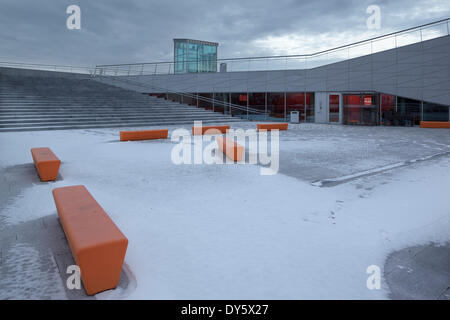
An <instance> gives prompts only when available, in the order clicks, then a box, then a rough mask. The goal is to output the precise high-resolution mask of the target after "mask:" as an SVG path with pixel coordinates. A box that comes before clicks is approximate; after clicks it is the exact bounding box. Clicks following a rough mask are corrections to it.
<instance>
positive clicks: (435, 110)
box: [423, 102, 450, 122]
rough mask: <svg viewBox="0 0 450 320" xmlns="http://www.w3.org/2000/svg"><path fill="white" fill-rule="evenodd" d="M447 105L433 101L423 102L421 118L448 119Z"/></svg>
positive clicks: (428, 119) (431, 119)
mask: <svg viewBox="0 0 450 320" xmlns="http://www.w3.org/2000/svg"><path fill="white" fill-rule="evenodd" d="M448 113H449V107H448V106H443V105H440V104H434V103H428V102H424V103H423V120H424V121H445V122H447V121H450V119H449V114H448Z"/></svg>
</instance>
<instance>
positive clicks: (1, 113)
mask: <svg viewBox="0 0 450 320" xmlns="http://www.w3.org/2000/svg"><path fill="white" fill-rule="evenodd" d="M122 113H126V114H129V113H136V114H145V113H163V114H171V113H186V114H196V113H201V114H203V113H205V114H208V113H214V112H212V111H202V110H198V109H197V110H185V109H167V108H148V109H141V108H129V109H127V108H120V109H113V108H108V109H104V110H98V109H74V110H66V109H61V110H48V111H45V110H28V111H27V110H23V111H0V116H4V117H11V116H39V115H51V114H53V115H56V116H66V115H70V114H74V115H83V114H85V115H90V114H98V115H103V114H122Z"/></svg>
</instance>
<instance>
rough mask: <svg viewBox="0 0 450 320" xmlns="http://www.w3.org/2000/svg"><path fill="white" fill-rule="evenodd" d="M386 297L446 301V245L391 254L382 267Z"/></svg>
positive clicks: (449, 255) (449, 272)
mask: <svg viewBox="0 0 450 320" xmlns="http://www.w3.org/2000/svg"><path fill="white" fill-rule="evenodd" d="M384 278H385V280H386V282H387V284H388V286H389V289H390V294H389V298H391V299H395V300H450V242H449V243H446V244H445V245H437V244H434V243H431V244H427V245H422V246H415V247H410V248H405V249H402V250H400V251H396V252H393V253H391V254H390V255H389V257H388V258H387V260H386V262H385V265H384Z"/></svg>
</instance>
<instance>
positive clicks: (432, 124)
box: [420, 121, 450, 129]
mask: <svg viewBox="0 0 450 320" xmlns="http://www.w3.org/2000/svg"><path fill="white" fill-rule="evenodd" d="M420 127H421V128H446V129H450V121H448V122H444V121H420Z"/></svg>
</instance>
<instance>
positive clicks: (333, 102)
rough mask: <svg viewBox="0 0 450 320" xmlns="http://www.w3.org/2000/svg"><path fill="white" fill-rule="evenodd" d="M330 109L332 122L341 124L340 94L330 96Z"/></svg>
mask: <svg viewBox="0 0 450 320" xmlns="http://www.w3.org/2000/svg"><path fill="white" fill-rule="evenodd" d="M328 100H329V108H330V112H329V115H330V120H329V121H330V122H339V104H340V101H339V100H340V96H339V95H338V94H330V95H329V96H328Z"/></svg>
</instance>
